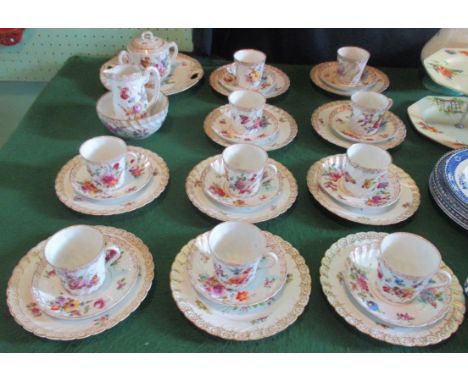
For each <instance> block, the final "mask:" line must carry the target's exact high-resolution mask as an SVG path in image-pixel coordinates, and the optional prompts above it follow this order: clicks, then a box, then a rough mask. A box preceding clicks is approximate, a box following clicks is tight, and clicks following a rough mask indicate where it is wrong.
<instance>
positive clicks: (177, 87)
mask: <svg viewBox="0 0 468 382" xmlns="http://www.w3.org/2000/svg"><path fill="white" fill-rule="evenodd" d="M117 63H118V61H117V56H116V57H113V58H111V59H110V60H109V61H107V62H105V63H104V64H103V65H102V66H101V69H100V71H99V78H100V80H101V83H102V84H103V85H104V87H105V88H106V89H108V90H112V89H111V86H110V84H109V81H108V80H107V79H106V78H105V77H104V76H103V73H102V72H103V71H104V70H105V69H110V68H112V67H114V66H115V65H117ZM202 77H203V68H202V66H201V65H200V63H199V62H198V61H197V60H195V59H194V58H192V57H190V56H187V55H186V54H183V53H178V54H177V57H176V59H175V62H174V63H173V64H172V68H171V74H170V75H169V76H168V77H167V78H166V79H165V80H164V81H163V83H162V84H161V92H162V93H164V94H165V95H167V96H169V95H172V94H176V93H180V92H183V91H185V90H187V89H189V88H191V87H192V86H194V85H195V84H197V83H198V82H199V81H200V80H201V79H202ZM148 87H151V86H150V85H148Z"/></svg>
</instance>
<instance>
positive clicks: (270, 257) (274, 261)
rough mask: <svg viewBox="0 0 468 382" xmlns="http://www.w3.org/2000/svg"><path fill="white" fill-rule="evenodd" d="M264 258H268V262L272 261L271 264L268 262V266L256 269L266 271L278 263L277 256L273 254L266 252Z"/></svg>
mask: <svg viewBox="0 0 468 382" xmlns="http://www.w3.org/2000/svg"><path fill="white" fill-rule="evenodd" d="M266 256H269V257H268V259H269V260H272V261H273V262H271V261H270V263H269V264H266V265H262V266H260V265H259V266H258V268H257V269H267V268H271V267H272V266H273V265H275V264H276V263H277V262H278V255H277V254H276V253H274V252H268V253H267V254H266Z"/></svg>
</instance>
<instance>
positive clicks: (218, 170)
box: [210, 158, 225, 175]
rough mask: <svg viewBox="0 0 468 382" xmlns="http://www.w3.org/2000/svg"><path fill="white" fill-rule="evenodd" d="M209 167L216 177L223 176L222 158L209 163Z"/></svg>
mask: <svg viewBox="0 0 468 382" xmlns="http://www.w3.org/2000/svg"><path fill="white" fill-rule="evenodd" d="M210 166H211V168H212V169H213V170H214V171H215V172H216V173H217V174H218V175H224V174H225V170H224V162H223V158H218V159H216V160H215V161H214V162H211V163H210Z"/></svg>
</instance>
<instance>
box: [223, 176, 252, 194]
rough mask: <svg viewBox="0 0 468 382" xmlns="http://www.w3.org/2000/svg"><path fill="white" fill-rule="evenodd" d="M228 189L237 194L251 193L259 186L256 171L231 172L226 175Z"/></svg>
mask: <svg viewBox="0 0 468 382" xmlns="http://www.w3.org/2000/svg"><path fill="white" fill-rule="evenodd" d="M228 185H229V189H230V190H231V191H233V192H234V193H236V194H239V195H246V196H249V195H253V194H255V193H256V192H257V190H258V187H259V185H260V184H259V176H258V173H249V172H236V173H234V172H232V173H231V175H230V176H229V177H228Z"/></svg>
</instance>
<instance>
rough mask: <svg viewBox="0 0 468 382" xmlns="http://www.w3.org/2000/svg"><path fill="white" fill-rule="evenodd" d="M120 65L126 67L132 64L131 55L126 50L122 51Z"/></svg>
mask: <svg viewBox="0 0 468 382" xmlns="http://www.w3.org/2000/svg"><path fill="white" fill-rule="evenodd" d="M118 61H119V65H125V64H129V63H130V54H129V53H128V52H127V51H126V50H122V51H121V52H120V53H119V57H118Z"/></svg>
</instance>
